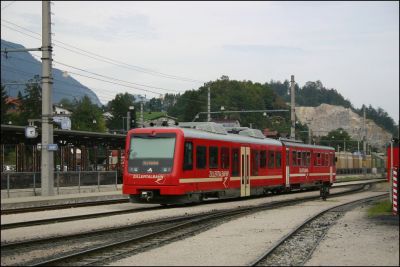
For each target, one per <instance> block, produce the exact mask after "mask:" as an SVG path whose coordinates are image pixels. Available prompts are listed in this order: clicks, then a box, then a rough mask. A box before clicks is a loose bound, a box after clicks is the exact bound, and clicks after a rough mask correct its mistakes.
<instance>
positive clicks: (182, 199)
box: [123, 123, 336, 204]
mask: <svg viewBox="0 0 400 267" xmlns="http://www.w3.org/2000/svg"><path fill="white" fill-rule="evenodd" d="M125 155H126V157H125V164H124V175H123V193H124V194H128V195H129V196H130V200H131V201H132V202H143V201H144V202H151V203H161V204H164V203H177V202H179V203H187V202H199V201H202V200H203V199H204V198H210V197H216V198H232V197H246V196H252V195H260V194H265V193H267V192H270V191H283V190H291V189H298V188H305V187H321V186H326V187H328V186H330V185H332V183H333V182H334V181H335V175H336V173H335V165H334V160H333V159H334V149H333V148H330V147H323V146H313V145H305V144H298V143H291V142H288V141H278V140H274V139H268V138H265V137H264V136H263V135H262V133H261V132H260V131H258V132H257V131H256V130H254V129H248V130H243V131H240V132H239V134H228V133H227V132H226V131H225V129H223V127H222V126H220V125H216V124H210V123H209V124H204V125H199V126H198V127H197V129H190V128H170V127H164V128H137V129H133V130H130V131H129V132H128V134H127V139H126V151H125Z"/></svg>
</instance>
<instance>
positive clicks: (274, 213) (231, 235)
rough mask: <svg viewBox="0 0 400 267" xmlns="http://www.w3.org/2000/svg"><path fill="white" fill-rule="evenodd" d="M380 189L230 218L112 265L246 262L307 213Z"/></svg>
mask: <svg viewBox="0 0 400 267" xmlns="http://www.w3.org/2000/svg"><path fill="white" fill-rule="evenodd" d="M379 194H382V192H364V193H358V194H354V195H349V196H343V197H338V198H333V199H329V198H328V200H327V201H321V200H319V201H312V202H308V203H303V204H300V205H295V206H292V207H285V208H281V209H276V210H268V211H263V212H258V213H255V214H252V215H249V216H246V217H242V218H239V219H237V220H233V221H230V222H228V223H225V224H223V225H220V226H217V227H216V228H213V229H210V230H208V231H206V232H203V233H201V234H198V235H196V236H194V237H190V238H186V239H184V240H181V241H178V242H174V243H171V244H168V245H165V246H162V247H159V248H157V249H153V250H150V251H147V252H144V253H141V254H137V255H133V256H131V257H128V258H125V259H122V260H119V261H116V262H114V263H112V264H111V265H113V266H134V265H135V266H151V265H153V266H171V265H174V266H237V265H241V266H242V265H248V264H249V263H250V262H252V261H254V260H255V258H257V257H258V256H260V255H262V254H263V253H264V252H265V251H266V250H267V249H268V248H269V247H271V246H272V245H273V244H274V243H275V242H277V241H278V240H279V239H280V238H282V236H284V235H286V234H287V233H289V232H290V231H291V230H292V229H293V228H295V227H296V226H297V225H299V224H300V223H302V222H303V221H304V220H305V219H306V218H308V217H309V216H310V215H313V214H316V213H317V212H319V211H321V210H324V209H326V208H329V207H332V206H335V205H337V204H340V203H343V202H349V201H353V200H356V199H360V198H363V197H366V196H372V195H379Z"/></svg>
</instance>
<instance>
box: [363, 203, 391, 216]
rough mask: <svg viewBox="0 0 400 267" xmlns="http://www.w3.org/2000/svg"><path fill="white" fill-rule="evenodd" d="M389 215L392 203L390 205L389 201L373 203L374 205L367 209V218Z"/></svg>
mask: <svg viewBox="0 0 400 267" xmlns="http://www.w3.org/2000/svg"><path fill="white" fill-rule="evenodd" d="M390 214H392V203H390V201H389V200H383V201H381V202H378V203H375V205H373V206H372V207H370V208H369V209H368V216H377V215H390Z"/></svg>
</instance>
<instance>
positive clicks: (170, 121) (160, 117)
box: [136, 112, 178, 127]
mask: <svg viewBox="0 0 400 267" xmlns="http://www.w3.org/2000/svg"><path fill="white" fill-rule="evenodd" d="M136 119H137V121H138V127H139V126H140V125H139V124H140V113H139V114H136ZM177 122H178V119H177V118H175V117H172V116H169V115H168V114H167V113H164V112H144V113H143V124H144V127H159V126H174V125H176V123H177Z"/></svg>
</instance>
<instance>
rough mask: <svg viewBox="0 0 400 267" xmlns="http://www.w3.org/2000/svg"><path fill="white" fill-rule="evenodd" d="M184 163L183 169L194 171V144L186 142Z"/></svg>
mask: <svg viewBox="0 0 400 267" xmlns="http://www.w3.org/2000/svg"><path fill="white" fill-rule="evenodd" d="M183 155H184V156H183V157H184V162H183V169H184V170H192V169H193V143H192V142H189V141H186V142H185V150H184V153H183Z"/></svg>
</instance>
